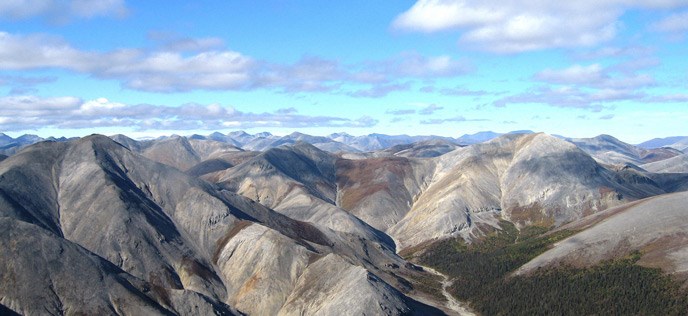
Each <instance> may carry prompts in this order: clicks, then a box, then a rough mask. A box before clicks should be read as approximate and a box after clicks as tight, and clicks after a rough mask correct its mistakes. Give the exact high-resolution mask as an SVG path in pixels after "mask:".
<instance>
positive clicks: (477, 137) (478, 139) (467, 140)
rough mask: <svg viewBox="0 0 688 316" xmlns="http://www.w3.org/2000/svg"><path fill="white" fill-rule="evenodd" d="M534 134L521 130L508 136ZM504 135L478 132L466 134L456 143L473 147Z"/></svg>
mask: <svg viewBox="0 0 688 316" xmlns="http://www.w3.org/2000/svg"><path fill="white" fill-rule="evenodd" d="M532 133H534V132H533V131H531V130H519V131H512V132H508V133H506V134H532ZM502 135H505V133H495V132H492V131H485V132H477V133H475V134H464V135H463V136H461V137H459V138H457V139H456V141H457V142H458V143H459V144H462V145H472V144H479V143H484V142H486V141H490V140H492V139H495V138H497V137H499V136H502Z"/></svg>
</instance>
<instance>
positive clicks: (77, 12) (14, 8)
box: [0, 0, 128, 21]
mask: <svg viewBox="0 0 688 316" xmlns="http://www.w3.org/2000/svg"><path fill="white" fill-rule="evenodd" d="M127 11H128V10H127V7H126V4H125V2H124V0H97V1H93V0H3V1H1V2H0V18H5V19H13V20H18V19H26V18H32V17H36V16H44V17H47V18H49V19H51V20H55V21H66V20H69V19H71V18H93V17H96V16H120V17H121V16H124V15H126V14H127Z"/></svg>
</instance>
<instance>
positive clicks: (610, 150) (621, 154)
mask: <svg viewBox="0 0 688 316" xmlns="http://www.w3.org/2000/svg"><path fill="white" fill-rule="evenodd" d="M568 141H570V142H571V143H573V144H575V145H576V146H578V148H580V149H582V150H583V151H585V152H587V153H588V154H590V155H591V156H592V157H594V158H595V159H596V160H598V161H600V162H602V163H606V164H626V163H632V164H636V165H641V164H645V163H650V162H655V161H660V160H664V159H668V158H671V157H675V156H678V155H681V154H682V153H681V152H680V151H678V150H675V149H672V148H656V149H644V148H640V147H636V146H633V145H631V144H627V143H624V142H622V141H620V140H618V139H616V138H614V137H613V136H610V135H599V136H596V137H593V138H572V139H568Z"/></svg>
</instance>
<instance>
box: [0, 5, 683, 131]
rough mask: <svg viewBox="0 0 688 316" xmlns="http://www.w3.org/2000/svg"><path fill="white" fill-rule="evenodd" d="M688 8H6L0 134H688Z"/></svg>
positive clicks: (0, 34)
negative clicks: (517, 132)
mask: <svg viewBox="0 0 688 316" xmlns="http://www.w3.org/2000/svg"><path fill="white" fill-rule="evenodd" d="M687 35H688V1H686V0H652V1H650V0H610V1H600V0H597V1H589V0H582V1H575V2H572V3H570V4H569V3H559V2H552V1H539V0H530V1H528V0H515V1H510V2H509V3H504V2H503V1H494V0H483V1H468V0H454V1H450V0H419V1H327V2H323V1H305V0H304V1H286V0H271V1H259V2H255V1H197V2H194V3H188V2H187V1H177V0H172V1H170V0H167V1H162V0H147V1H126V0H102V1H88V0H60V1H57V0H5V1H3V2H2V3H1V4H0V132H5V133H6V134H8V135H12V136H17V135H20V134H23V133H34V134H38V135H41V136H51V135H52V136H81V135H86V134H91V133H103V134H115V133H124V134H127V135H131V136H134V137H143V136H157V135H169V134H173V133H176V134H182V135H188V134H193V133H200V134H208V133H210V132H212V131H221V132H228V131H232V130H239V129H241V130H246V131H249V132H260V131H269V132H272V133H275V134H287V133H291V132H293V131H301V132H304V133H309V134H314V135H326V134H330V133H334V132H340V131H344V132H348V133H350V134H353V135H362V134H368V133H373V132H377V133H386V134H416V135H418V134H437V135H444V136H454V137H457V136H460V135H463V134H466V133H475V132H478V131H484V130H493V131H497V132H507V131H511V130H523V129H530V130H534V131H542V132H546V133H551V134H561V135H566V136H571V137H592V136H596V135H598V134H602V133H606V134H611V135H614V136H616V137H618V138H620V139H622V140H624V141H628V142H632V143H638V142H642V141H644V140H647V139H650V138H654V137H664V136H674V135H688V128H687V127H686V126H688V125H687V124H685V122H687V121H688V110H686V105H687V104H688V91H687V88H688V85H687V84H686V82H688V80H687V79H688V59H687V58H686V57H685V56H688V45H686V36H687Z"/></svg>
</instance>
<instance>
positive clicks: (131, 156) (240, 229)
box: [0, 136, 417, 314]
mask: <svg viewBox="0 0 688 316" xmlns="http://www.w3.org/2000/svg"><path fill="white" fill-rule="evenodd" d="M0 177H1V178H2V181H0V217H2V218H3V219H8V220H10V221H15V222H22V223H25V224H21V225H28V226H27V227H29V228H27V229H24V230H20V231H19V232H18V234H29V233H30V234H33V235H36V234H38V233H36V232H35V231H38V232H40V233H42V234H44V235H46V236H50V238H49V239H50V240H49V243H53V244H54V242H55V241H57V242H58V243H63V244H68V245H69V244H72V243H73V244H77V245H79V246H80V247H83V248H84V250H83V251H81V250H78V249H81V248H78V247H77V248H76V249H77V250H74V251H72V250H70V251H64V252H58V253H57V254H55V255H54V256H56V257H55V258H56V259H55V260H53V261H51V262H54V263H55V264H61V263H63V262H70V260H76V261H78V262H82V261H84V260H85V259H83V258H82V257H84V256H89V255H88V253H89V252H92V253H94V254H96V255H97V256H99V257H100V258H103V260H107V261H108V262H110V263H111V264H110V266H111V267H116V269H121V270H122V271H123V272H122V273H125V277H126V278H128V279H131V280H141V281H140V282H141V283H142V284H143V285H141V286H140V287H134V288H131V289H129V290H130V292H131V293H129V294H127V292H123V291H120V290H118V289H117V286H118V285H117V284H125V285H126V283H122V282H123V281H122V282H119V283H117V282H115V283H113V282H114V281H112V282H111V281H107V282H109V283H108V284H105V285H102V284H99V283H94V284H95V285H94V286H96V287H100V286H102V287H103V288H101V289H94V290H93V292H94V293H103V294H99V295H103V296H107V297H113V298H115V297H124V298H126V297H141V296H140V295H139V293H138V292H137V291H138V290H136V289H139V288H140V289H142V290H140V291H142V292H144V293H145V291H147V290H146V289H148V290H150V289H154V290H155V293H158V294H156V295H157V296H153V295H152V294H147V295H148V296H145V297H148V299H145V298H142V300H144V301H145V302H148V301H146V300H150V301H152V302H148V303H146V304H147V305H146V304H144V303H145V302H144V303H136V300H134V299H132V302H131V303H129V300H126V301H124V302H119V303H112V302H106V301H98V300H93V302H92V303H93V307H94V308H95V309H93V311H106V310H112V309H113V308H115V310H116V309H117V308H121V309H122V310H127V309H128V310H132V311H133V313H137V312H136V311H137V310H141V309H142V308H148V311H146V312H144V313H148V312H155V311H156V308H157V309H158V310H160V312H161V313H174V314H196V313H199V311H200V310H199V311H196V312H194V311H192V310H187V309H185V308H188V307H190V306H193V304H195V305H196V306H199V308H200V307H201V305H203V304H205V305H203V306H205V307H203V308H205V309H204V310H205V311H206V312H208V311H210V310H211V309H215V311H213V313H215V312H218V311H222V310H225V311H227V310H228V309H227V307H226V305H224V304H223V302H229V303H232V304H234V305H238V306H239V307H240V310H241V312H246V313H250V314H261V313H263V312H269V313H277V312H278V311H280V310H281V309H282V306H283V305H284V304H285V301H286V299H287V297H288V296H289V295H290V294H291V293H292V292H293V291H306V292H307V288H305V289H304V288H303V286H308V284H306V285H299V284H298V282H297V280H298V278H299V276H300V275H302V274H303V273H304V271H305V270H306V269H307V268H308V267H309V266H310V265H311V264H312V263H313V262H314V259H315V258H317V257H320V256H324V255H327V254H329V253H336V254H338V256H340V257H342V258H345V260H344V264H346V265H350V266H356V267H361V268H362V269H364V270H366V271H371V270H373V269H374V270H375V271H376V274H375V275H377V276H378V277H379V278H381V280H384V281H381V282H383V283H388V282H392V284H391V285H388V286H399V285H397V284H396V283H399V282H400V281H395V279H394V276H393V275H394V274H393V273H392V272H391V271H388V270H392V268H385V267H386V265H385V264H390V266H395V267H397V269H398V270H396V272H401V271H403V270H408V269H407V268H399V267H403V266H404V261H403V260H402V259H401V258H399V257H398V256H396V255H395V254H394V252H393V250H392V249H390V248H388V247H387V246H385V245H383V244H380V243H375V242H373V241H370V240H366V239H364V238H361V237H360V236H358V235H352V234H342V233H337V232H334V231H330V230H327V229H323V228H320V227H319V226H317V225H314V224H309V223H305V222H301V221H296V220H293V219H291V218H289V217H286V216H284V215H281V214H279V213H276V212H274V211H272V210H270V209H268V208H265V207H264V206H262V205H260V204H257V203H255V202H253V201H251V200H248V199H246V198H243V197H241V196H238V195H235V194H232V193H230V192H227V191H219V190H218V189H217V188H215V187H213V186H211V185H210V184H208V183H206V182H204V181H201V180H198V179H195V178H192V177H189V176H188V175H186V174H184V173H182V172H180V171H179V170H177V169H175V168H172V167H169V166H166V165H163V164H160V163H156V162H153V161H151V160H148V159H146V158H144V157H142V156H140V155H138V154H136V153H134V152H131V151H130V150H128V149H127V148H125V147H123V146H121V145H120V144H118V143H116V142H114V141H112V140H110V139H108V138H106V137H103V136H90V137H87V138H84V139H81V140H78V141H72V142H68V143H50V142H47V143H41V144H37V145H34V146H32V147H29V148H27V149H26V150H24V151H22V153H20V154H18V155H15V156H12V157H10V158H8V159H7V160H5V161H3V162H2V163H1V164H0ZM10 225H14V226H16V225H15V224H10ZM2 236H3V239H2V242H3V245H9V246H8V247H14V246H13V244H12V240H13V238H15V237H13V236H12V235H2ZM29 240H30V239H29ZM27 244H28V245H29V246H27V247H26V248H25V249H22V250H21V251H17V252H15V254H16V255H17V256H18V257H21V258H23V259H16V258H13V257H9V258H8V260H2V262H3V263H4V264H5V267H6V268H4V269H3V270H2V272H3V278H12V279H13V280H16V281H17V282H21V283H24V284H32V283H36V282H39V281H38V280H36V279H34V278H38V277H40V278H43V277H45V276H46V275H45V274H38V275H32V274H29V273H26V272H25V271H26V270H16V269H14V270H13V269H12V268H11V266H12V265H14V263H13V262H15V261H17V260H31V259H30V258H31V256H33V252H32V250H31V249H35V247H40V243H37V242H33V243H32V242H27ZM254 245H261V247H260V249H263V250H264V251H265V252H264V253H256V248H254V247H253V246H254ZM269 245H273V246H269ZM3 247H5V246H3ZM32 247H34V248H32ZM70 247H71V246H70ZM3 258H6V257H3ZM79 258H82V259H79ZM251 258H254V259H251ZM76 261H75V262H76ZM87 261H88V260H87ZM90 262H93V260H91V261H90ZM7 264H9V265H10V266H7ZM51 264H53V263H51ZM79 265H82V266H84V267H87V266H94V264H91V263H79ZM289 266H291V267H292V268H290V269H284V268H283V267H289ZM77 267H78V266H77ZM88 269H91V268H88ZM116 269H115V270H116ZM92 270H94V272H92V273H91V272H89V273H90V274H85V275H84V276H85V277H88V276H90V275H95V276H96V277H95V278H97V279H98V278H100V279H101V280H102V278H101V277H98V276H100V275H110V274H112V272H108V271H110V270H112V269H111V268H108V267H103V266H102V265H99V264H95V268H92ZM22 271H24V272H22ZM37 271H38V270H37ZM325 272H327V271H325ZM51 273H53V272H51ZM54 273H58V274H57V275H58V276H59V277H60V278H64V279H65V280H69V278H70V277H77V275H76V274H75V272H74V271H73V270H69V269H67V270H57V272H54ZM368 273H370V272H368ZM409 273H411V272H409ZM115 274H121V273H120V272H116V273H115ZM332 277H335V276H332ZM48 280H49V278H48ZM388 280H389V281H388ZM128 282H129V281H128ZM132 282H133V283H135V282H134V281H130V282H129V283H132ZM137 282H139V281H137ZM366 282H367V281H366V279H361V278H354V279H347V280H346V281H345V282H344V284H345V285H346V286H345V287H342V288H339V289H338V291H337V293H335V294H333V296H332V297H331V299H332V300H333V303H337V304H343V305H346V304H348V303H346V302H347V301H346V297H345V296H343V295H340V294H342V293H345V292H346V291H352V289H351V288H350V287H354V288H364V287H366V286H368V285H366V284H367V283H366ZM395 282H396V283H395ZM77 284H78V283H77ZM109 284H113V285H112V288H111V287H110V285H109ZM146 284H149V286H147V285H146ZM275 284H282V285H281V286H280V287H274V285H275ZM48 288H49V287H48ZM90 289H91V288H90V287H84V291H86V292H88V291H89V290H90ZM5 290H6V291H10V292H11V291H12V289H8V288H4V289H3V291H5ZM340 291H341V292H340ZM371 291H383V288H375V287H373V288H371ZM120 292H121V293H120ZM12 293H15V292H11V293H10V294H7V295H5V296H3V297H13V295H15V294H12ZM74 293H79V292H74ZM132 293H133V294H132ZM17 295H18V294H17ZM70 295H72V294H69V295H66V296H64V297H65V298H69V297H79V294H74V295H72V296H70ZM313 295H315V294H313ZM390 295H396V296H398V299H397V300H396V301H394V302H399V305H395V307H394V308H395V309H398V310H402V311H413V310H414V308H416V307H414V306H417V303H415V302H414V301H413V300H410V299H408V298H407V297H405V296H404V295H403V294H401V293H400V292H394V291H392V292H390V291H386V290H384V291H383V292H381V294H380V295H379V296H376V297H377V299H373V300H372V301H370V303H371V304H372V305H366V306H365V308H366V309H369V310H370V311H372V312H373V313H383V311H382V310H381V309H380V308H381V306H385V305H384V304H389V303H388V301H387V300H384V301H382V300H381V299H382V298H384V297H390ZM60 297H62V296H60ZM251 297H253V298H258V297H260V298H261V300H259V301H256V300H253V299H250V298H251ZM60 299H61V298H60ZM60 299H57V300H58V301H60ZM303 299H304V302H303V304H308V302H310V301H312V300H315V299H316V297H308V296H306V297H303ZM17 300H19V301H16V300H13V301H11V302H9V301H7V302H6V301H2V302H0V303H2V304H3V305H5V306H8V307H9V308H11V309H13V310H16V311H23V310H28V309H27V308H28V307H27V306H30V305H31V304H34V303H35V301H32V300H30V299H26V298H24V297H20V298H18V299H17ZM63 302H65V303H69V304H72V303H71V302H74V303H73V304H75V305H74V306H63V307H59V308H62V309H67V310H69V309H70V308H71V309H73V310H79V309H78V305H79V304H81V303H79V302H78V301H70V300H67V299H65V300H64V301H63ZM194 302H197V303H194ZM202 302H206V303H203V304H201V303H202ZM156 304H157V305H156ZM380 304H382V305H380ZM414 304H415V305H414ZM120 305H122V306H120ZM292 305H293V304H292ZM89 306H90V305H89ZM111 306H114V307H111ZM141 306H142V307H141ZM147 306H149V307H150V306H152V307H150V308H149V307H147ZM158 306H161V307H158ZM292 307H293V306H292ZM206 312H202V313H203V314H205V313H206ZM107 313H110V312H107ZM112 313H116V312H112Z"/></svg>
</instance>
